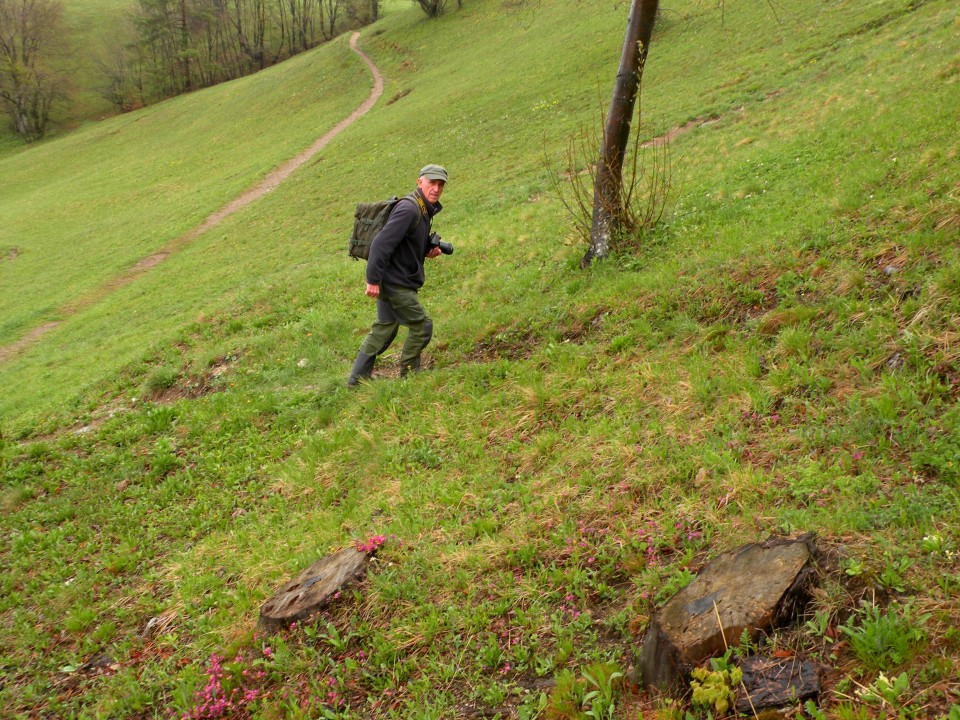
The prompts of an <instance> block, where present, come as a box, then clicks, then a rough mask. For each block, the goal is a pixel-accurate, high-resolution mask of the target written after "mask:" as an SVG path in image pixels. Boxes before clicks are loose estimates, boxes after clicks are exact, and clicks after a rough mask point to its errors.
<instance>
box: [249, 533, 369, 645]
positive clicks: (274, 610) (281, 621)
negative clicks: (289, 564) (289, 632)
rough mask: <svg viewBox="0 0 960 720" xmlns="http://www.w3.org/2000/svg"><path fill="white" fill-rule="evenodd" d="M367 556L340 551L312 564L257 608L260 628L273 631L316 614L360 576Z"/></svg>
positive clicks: (345, 550)
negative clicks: (258, 609)
mask: <svg viewBox="0 0 960 720" xmlns="http://www.w3.org/2000/svg"><path fill="white" fill-rule="evenodd" d="M369 562H370V555H369V554H368V553H366V552H363V551H361V550H357V549H355V548H352V547H351V548H344V549H343V550H340V551H339V552H335V553H333V554H332V555H328V556H327V557H325V558H321V559H320V560H317V561H316V562H315V563H313V564H312V565H311V566H310V567H308V568H307V569H306V570H304V571H303V572H301V573H300V574H299V575H297V577H296V578H294V579H293V580H291V581H290V582H288V583H286V584H285V585H283V586H282V587H281V588H280V589H279V590H277V592H276V593H274V595H273V597H271V598H270V599H269V600H267V602H265V603H264V604H263V606H262V607H261V608H260V626H261V627H262V628H264V629H265V630H267V631H268V632H273V631H275V630H279V629H281V628H284V627H288V626H290V625H291V624H292V623H295V622H299V621H301V620H305V619H307V618H308V617H310V616H311V615H313V614H314V613H316V612H319V611H320V610H322V609H323V607H324V606H325V605H326V604H327V603H328V602H329V601H330V598H331V597H332V596H333V595H335V594H336V593H337V592H338V591H339V590H341V589H342V588H343V587H345V586H346V585H348V584H349V583H351V582H353V581H354V580H356V579H357V578H359V577H361V576H363V574H364V572H365V571H366V569H367V565H368V564H369Z"/></svg>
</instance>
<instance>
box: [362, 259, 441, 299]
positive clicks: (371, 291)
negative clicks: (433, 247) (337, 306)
mask: <svg viewBox="0 0 960 720" xmlns="http://www.w3.org/2000/svg"><path fill="white" fill-rule="evenodd" d="M437 252H439V250H438V251H437ZM367 297H372V298H375V297H380V286H379V285H371V284H370V283H367Z"/></svg>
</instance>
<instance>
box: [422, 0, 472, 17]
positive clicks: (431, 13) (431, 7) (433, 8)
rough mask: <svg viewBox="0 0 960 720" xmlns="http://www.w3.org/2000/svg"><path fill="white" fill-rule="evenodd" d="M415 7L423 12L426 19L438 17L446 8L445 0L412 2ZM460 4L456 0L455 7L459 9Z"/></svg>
mask: <svg viewBox="0 0 960 720" xmlns="http://www.w3.org/2000/svg"><path fill="white" fill-rule="evenodd" d="M414 2H416V3H417V5H419V6H420V9H421V10H423V11H424V12H425V13H426V14H427V17H428V18H435V17H440V15H442V14H443V11H444V9H446V7H447V0H414ZM460 6H461V5H460V2H459V0H458V2H457V7H460Z"/></svg>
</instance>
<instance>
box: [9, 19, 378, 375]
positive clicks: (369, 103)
mask: <svg viewBox="0 0 960 720" xmlns="http://www.w3.org/2000/svg"><path fill="white" fill-rule="evenodd" d="M359 38H360V33H357V32H355V33H353V35H351V36H350V49H351V50H353V51H354V52H355V53H356V54H357V55H359V56H360V59H362V60H363V61H364V62H365V63H366V64H367V67H368V68H369V69H370V73H371V74H372V75H373V89H372V90H371V91H370V95H369V96H367V99H366V100H364V101H363V102H362V103H361V104H360V105H359V106H358V107H357V109H356V110H354V111H353V112H352V113H351V114H350V116H349V117H347V118H345V119H343V120H341V121H340V122H339V123H337V125H336V126H334V127H333V128H332V129H331V130H330V131H329V132H327V133H326V134H325V135H324V136H323V137H321V138H319V139H318V140H317V141H316V142H314V143H313V144H312V145H311V146H310V147H308V148H307V149H306V150H304V151H303V152H301V153H299V154H297V155H296V156H295V157H293V158H291V159H290V160H288V161H287V162H285V163H283V164H282V165H280V166H279V167H277V168H276V169H274V170H273V171H271V172H270V173H269V174H268V175H267V176H266V177H265V178H263V180H261V181H260V182H259V183H257V184H256V185H255V186H254V187H252V188H250V189H249V190H247V191H245V192H244V193H243V194H241V195H239V196H238V197H236V198H234V199H233V200H231V201H230V202H229V203H227V204H226V205H224V206H223V207H222V208H220V209H219V210H217V211H216V212H215V213H213V214H212V215H210V216H209V217H208V218H207V219H206V220H204V221H203V222H202V223H200V224H199V225H197V226H196V227H195V228H193V229H192V230H189V231H188V232H186V233H184V234H183V235H181V236H180V237H178V238H176V239H174V240H171V241H170V242H169V243H167V244H166V246H164V247H163V248H162V249H160V250H158V251H157V252H155V253H153V254H152V255H148V256H146V257H145V258H142V259H141V260H140V261H139V262H137V263H136V265H134V266H133V267H131V268H130V269H128V270H125V271H124V272H122V273H121V274H119V275H117V276H116V277H113V278H111V279H110V280H107V281H106V282H105V283H104V284H103V285H101V286H100V287H97V288H94V289H93V290H90V291H89V292H87V293H86V294H84V295H82V296H80V297H79V298H77V299H76V300H74V301H72V302H69V303H67V304H66V305H64V306H63V307H61V308H60V310H59V311H58V312H57V315H58V316H59V317H60V319H59V320H51V321H49V322H46V323H44V324H43V325H39V326H37V327H35V328H32V329H30V330H28V331H27V332H26V334H24V335H23V337H21V338H20V339H19V340H16V341H15V342H13V343H11V344H9V345H6V346H3V347H0V363H2V362H4V361H5V360H8V359H9V358H11V357H13V356H14V355H16V354H17V353H19V352H20V351H21V350H23V349H25V348H26V347H28V346H29V345H31V344H33V343H34V342H36V341H37V340H39V339H40V338H41V337H43V336H44V335H46V334H47V333H48V332H50V331H51V330H53V329H54V328H56V327H57V326H59V325H60V323H62V322H63V321H64V320H65V319H67V318H69V317H71V316H72V315H76V314H77V313H78V312H80V311H81V310H84V309H86V308H88V307H90V306H91V305H94V304H95V303H97V302H99V301H100V300H102V299H103V298H104V297H106V296H107V295H109V294H110V293H112V292H114V291H115V290H118V289H120V288H122V287H124V286H126V285H129V284H130V283H131V282H133V281H134V280H136V279H137V278H138V277H140V276H141V275H144V274H145V273H147V272H148V271H149V270H151V269H153V268H154V267H156V266H157V265H159V264H160V263H161V262H163V261H164V260H166V259H167V258H168V257H170V256H171V255H173V254H174V253H175V252H177V251H179V250H182V249H183V248H184V247H186V246H187V245H189V244H190V243H191V242H193V241H194V240H196V239H197V238H198V237H200V236H201V235H202V234H203V233H205V232H207V230H210V229H212V228H215V227H216V226H217V225H219V224H220V223H221V222H223V220H224V218H226V217H228V216H230V215H232V214H233V213H235V212H236V211H237V210H240V209H242V208H245V207H246V206H247V205H249V204H250V203H252V202H254V201H255V200H258V199H259V198H261V197H263V196H264V195H266V194H267V193H269V192H272V191H273V190H276V188H277V187H278V186H279V185H280V183H282V182H283V181H284V180H286V179H287V178H288V177H290V175H292V174H293V172H294V171H295V170H296V169H297V168H299V167H300V166H301V165H303V164H304V163H305V162H307V161H308V160H310V159H311V158H312V157H313V156H314V155H316V154H317V153H318V152H320V151H321V150H322V149H323V148H324V147H326V146H327V144H328V143H329V142H330V141H331V140H333V139H334V138H335V137H336V136H337V135H339V134H340V133H342V132H343V131H344V130H346V129H347V128H348V127H350V126H351V125H352V124H353V123H355V122H356V121H357V120H359V119H360V118H361V117H363V116H364V115H366V114H367V113H368V112H369V111H370V109H371V108H372V107H373V106H374V105H375V104H376V102H377V100H378V99H379V98H380V96H381V95H382V94H383V75H381V74H380V70H379V69H378V68H377V66H376V65H374V64H373V61H372V60H371V59H370V58H369V57H367V55H366V53H364V52H363V51H362V50H361V49H360V48H358V47H357V40H358V39H359Z"/></svg>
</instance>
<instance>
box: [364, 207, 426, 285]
mask: <svg viewBox="0 0 960 720" xmlns="http://www.w3.org/2000/svg"><path fill="white" fill-rule="evenodd" d="M417 200H420V202H422V203H423V205H422V206H421V204H420V202H417ZM442 209H443V206H442V205H440V203H437V204H436V205H431V204H430V203H429V202H428V201H427V199H426V198H425V197H424V196H423V193H422V192H420V189H419V188H418V189H417V190H416V191H415V192H412V193H410V194H409V195H407V196H406V197H405V198H401V199H400V201H399V202H398V203H397V204H396V205H395V206H394V208H393V211H392V212H391V213H390V217H389V218H387V222H386V223H385V224H384V226H383V227H382V228H381V229H380V232H378V233H377V236H376V237H375V238H374V239H373V242H372V243H371V244H370V257H369V258H368V259H367V282H368V283H370V284H371V285H380V284H381V283H385V284H387V285H399V286H401V287H406V288H412V289H414V290H419V289H420V288H421V287H423V280H424V276H423V260H424V258H425V257H426V256H427V253H428V252H429V251H430V240H429V238H430V222H431V221H432V220H433V216H434V215H436V214H437V213H438V212H440V210H442Z"/></svg>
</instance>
